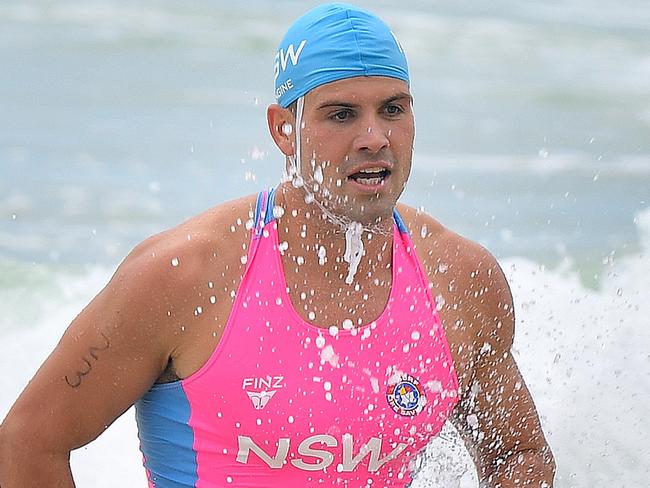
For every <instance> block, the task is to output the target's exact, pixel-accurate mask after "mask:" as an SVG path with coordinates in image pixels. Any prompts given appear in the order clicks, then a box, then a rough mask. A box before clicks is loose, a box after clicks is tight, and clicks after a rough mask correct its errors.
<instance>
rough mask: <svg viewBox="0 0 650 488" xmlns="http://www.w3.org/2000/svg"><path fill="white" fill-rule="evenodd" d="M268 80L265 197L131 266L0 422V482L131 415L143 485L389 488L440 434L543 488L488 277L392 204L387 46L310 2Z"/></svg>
mask: <svg viewBox="0 0 650 488" xmlns="http://www.w3.org/2000/svg"><path fill="white" fill-rule="evenodd" d="M275 78H276V97H277V99H278V104H274V105H271V106H270V107H269V109H268V112H267V114H268V125H269V130H270V132H271V136H272V137H273V140H274V141H275V143H276V144H277V146H278V148H279V149H280V150H281V151H282V153H283V154H284V155H285V156H286V158H287V178H286V179H285V181H284V182H283V183H282V184H281V185H280V186H279V187H278V188H277V189H274V190H272V191H270V192H263V193H261V194H260V195H257V196H250V197H245V198H242V199H240V200H236V201H234V202H230V203H226V204H223V205H220V206H218V207H215V208H213V209H211V210H208V211H207V212H205V213H203V214H201V215H198V216H197V217H194V218H193V219H191V220H189V221H187V222H185V223H183V224H181V225H179V226H178V227H176V228H174V229H171V230H169V231H167V232H164V233H162V234H160V235H157V236H154V237H152V238H150V239H148V240H146V241H145V242H143V243H142V244H140V245H139V246H137V247H136V248H135V249H134V250H133V251H132V252H131V254H130V255H129V256H128V257H127V258H126V259H125V260H124V262H123V263H122V264H121V265H120V267H119V268H118V269H117V271H116V273H115V275H114V276H113V278H112V279H111V281H110V282H109V283H108V285H107V286H106V288H104V289H103V290H102V291H101V292H100V293H99V295H98V296H97V297H96V298H95V299H94V300H93V301H92V302H91V303H90V304H89V305H88V306H87V307H86V308H85V309H84V310H83V311H82V312H81V313H80V314H79V316H78V317H77V318H76V319H75V320H74V322H73V323H72V324H71V325H70V327H69V329H68V330H67V331H66V333H65V335H64V336H63V338H62V339H61V342H60V343H59V344H58V346H57V347H56V349H55V350H54V352H53V353H52V354H51V356H50V357H49V358H48V359H47V360H46V362H45V364H44V365H43V366H42V368H41V369H40V370H39V371H38V373H37V374H36V376H35V378H34V379H33V380H32V382H31V383H30V384H29V385H28V386H27V388H26V389H25V391H24V392H23V394H22V395H21V396H20V398H19V399H18V400H17V402H16V404H15V405H14V407H13V408H12V410H11V411H10V412H9V414H8V416H7V418H6V420H5V421H4V423H3V424H2V430H1V449H2V450H1V451H0V452H1V458H0V459H1V462H0V484H1V485H2V487H3V488H14V487H26V486H30V487H31V486H62V487H65V486H73V480H72V475H71V472H70V467H69V454H70V451H71V450H73V449H76V448H78V447H80V446H83V445H84V444H86V443H88V442H90V441H91V440H93V439H94V438H95V437H97V436H98V435H99V434H100V433H101V432H102V431H103V430H104V429H105V428H106V427H107V426H108V425H109V424H111V423H112V422H113V421H114V420H115V419H116V418H117V417H118V416H119V415H121V414H122V413H123V412H124V411H125V410H127V409H128V408H129V407H130V406H131V405H133V404H135V405H136V411H137V420H138V428H139V436H140V440H141V449H142V451H143V455H144V463H145V467H146V470H147V475H148V479H149V484H150V486H157V487H181V486H182V487H186V486H229V485H232V486H242V487H246V486H257V487H259V486H269V487H271V486H312V485H317V484H323V485H325V486H334V485H337V486H338V485H343V486H370V485H372V486H391V487H392V486H406V485H407V484H408V483H409V481H410V476H409V474H410V471H411V469H412V468H411V467H412V461H413V459H414V457H415V456H416V455H417V453H418V452H419V451H420V450H421V449H422V448H423V447H424V446H425V445H426V444H427V442H428V441H429V440H430V439H431V438H432V437H433V436H435V435H437V434H438V433H439V432H440V430H441V428H442V426H443V424H444V423H445V421H447V420H448V419H449V420H451V421H452V422H453V423H454V424H455V426H456V427H457V428H458V429H459V431H460V432H461V434H462V435H463V437H464V439H465V440H466V443H467V445H468V447H469V448H470V451H471V452H472V454H473V455H474V458H475V461H476V465H477V471H478V473H479V478H480V479H481V482H482V484H483V485H484V486H494V487H496V486H500V487H503V488H506V487H511V486H531V487H533V486H534V487H542V486H546V487H548V486H551V485H552V483H553V473H554V463H553V458H552V455H551V452H550V450H549V447H548V445H547V443H546V441H545V439H544V435H543V433H542V431H541V428H540V424H539V420H538V417H537V413H536V411H535V407H534V405H533V402H532V399H531V398H530V395H529V393H528V390H527V389H526V386H525V384H524V382H523V380H522V378H521V376H520V374H519V371H518V369H517V366H516V364H515V362H514V360H513V358H512V355H511V353H510V348H511V345H512V339H513V331H514V317H513V309H512V299H511V295H510V291H509V289H508V285H507V283H506V280H505V278H504V276H503V273H502V272H501V270H500V269H499V267H498V265H497V263H496V262H495V260H494V258H492V257H491V256H490V255H489V253H488V252H487V251H485V250H484V249H482V248H481V247H479V246H478V245H476V244H474V243H472V242H469V241H467V240H466V239H463V238H461V237H459V236H458V235H456V234H454V233H452V232H451V231H449V230H447V229H445V228H443V227H442V226H441V225H440V224H439V223H438V222H436V221H435V220H434V219H432V218H431V217H429V216H427V215H425V214H423V213H421V212H417V211H415V210H414V209H412V208H409V207H406V206H404V205H401V204H397V199H398V197H399V196H400V195H401V193H402V191H403V189H404V186H405V184H406V181H407V179H408V176H409V172H410V167H411V156H412V147H413V139H414V133H415V126H414V117H413V111H412V98H411V95H410V91H409V77H408V68H407V64H406V58H405V56H404V53H403V51H402V47H401V46H400V45H399V43H398V42H397V39H396V37H395V36H394V34H393V33H392V32H391V31H390V30H389V29H388V27H387V26H386V25H385V24H384V23H383V22H382V21H381V20H379V19H378V18H377V17H375V16H374V15H372V14H370V13H368V12H366V11H363V10H360V9H357V8H355V7H352V6H349V5H344V4H328V5H323V6H321V7H318V8H316V9H314V10H312V11H310V12H308V13H307V14H305V15H304V16H303V17H301V18H300V19H298V21H296V23H295V24H294V25H293V26H292V27H291V28H290V29H289V31H288V32H287V34H286V36H285V38H284V39H283V41H282V43H281V44H280V48H279V50H278V55H277V57H276V63H275ZM434 297H435V299H434ZM44 398H47V405H48V408H43V399H44Z"/></svg>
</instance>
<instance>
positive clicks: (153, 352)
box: [0, 246, 171, 488]
mask: <svg viewBox="0 0 650 488" xmlns="http://www.w3.org/2000/svg"><path fill="white" fill-rule="evenodd" d="M146 248H147V246H141V247H140V248H136V250H135V251H134V252H133V253H132V255H131V256H130V257H129V258H127V259H126V260H125V262H124V263H123V264H122V265H121V266H120V268H118V270H117V272H116V274H115V276H114V277H113V278H112V279H111V281H110V282H109V284H108V285H107V286H106V288H104V289H103V290H102V291H101V292H100V293H99V294H98V295H97V296H96V297H95V298H94V299H93V300H92V301H91V303H90V304H89V305H88V306H87V307H86V308H85V309H84V310H83V311H82V312H81V313H80V314H79V316H78V317H77V318H76V319H75V320H74V321H73V322H72V324H71V325H70V327H69V328H68V329H67V331H66V332H65V334H64V335H63V337H62V339H61V341H60V342H59V344H58V345H57V346H56V348H55V349H54V351H53V352H52V353H51V355H50V356H49V357H48V358H47V360H46V361H45V363H44V364H43V365H42V366H41V368H40V369H39V370H38V372H37V373H36V375H35V376H34V378H33V379H32V380H31V381H30V382H29V384H28V385H27V387H26V388H25V390H24V391H23V393H22V394H21V395H20V397H19V398H18V400H17V401H16V403H15V404H14V406H13V407H12V409H11V410H10V411H9V413H8V415H7V417H6V418H5V420H4V421H3V423H2V425H1V426H0V486H2V488H18V487H34V486H43V487H44V486H47V487H73V486H74V482H73V478H72V474H71V471H70V465H69V458H70V451H72V450H74V449H77V448H79V447H81V446H83V445H85V444H87V443H89V442H90V441H92V440H94V439H95V438H96V437H97V436H99V435H100V434H101V433H102V432H103V431H104V430H105V429H106V428H108V426H109V425H110V424H111V423H112V422H113V421H114V420H115V419H116V418H117V417H119V416H120V415H121V414H122V413H124V412H125V411H126V410H127V409H128V408H129V407H130V406H131V405H132V404H133V403H134V402H135V401H136V400H137V399H138V398H139V397H140V396H142V394H143V393H144V392H146V391H147V390H148V388H149V387H150V386H151V385H152V383H154V381H155V380H156V378H157V377H158V376H159V375H160V373H161V372H162V371H163V370H164V369H165V367H166V365H167V362H168V358H169V357H170V354H171V353H170V350H169V344H170V340H169V337H168V336H166V335H165V332H164V330H163V329H164V324H163V326H161V324H162V323H163V322H164V319H165V317H166V313H165V311H164V310H163V308H164V303H162V302H163V300H162V299H161V300H157V299H156V298H155V297H156V296H157V294H158V296H161V297H162V296H164V294H165V290H164V289H161V283H164V281H165V279H164V277H163V276H161V275H160V273H156V272H155V271H153V272H152V271H148V269H150V268H151V263H150V262H149V263H148V258H147V252H146ZM149 254H150V253H149ZM147 264H149V267H147ZM148 297H152V299H151V300H148ZM7 373H8V372H5V374H7Z"/></svg>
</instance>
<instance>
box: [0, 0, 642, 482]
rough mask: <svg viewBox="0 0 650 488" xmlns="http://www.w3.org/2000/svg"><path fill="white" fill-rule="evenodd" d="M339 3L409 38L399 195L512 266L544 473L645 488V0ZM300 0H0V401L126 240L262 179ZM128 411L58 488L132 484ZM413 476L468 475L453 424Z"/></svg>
mask: <svg viewBox="0 0 650 488" xmlns="http://www.w3.org/2000/svg"><path fill="white" fill-rule="evenodd" d="M356 3H358V4H359V5H362V6H366V7H371V8H373V9H374V10H375V11H377V12H378V13H380V14H382V15H383V16H384V17H385V18H386V19H387V20H388V21H389V22H390V23H391V25H392V26H393V29H394V30H395V31H396V33H397V35H398V36H399V38H400V40H401V42H402V44H403V45H404V47H405V50H406V52H407V55H408V57H409V62H410V66H411V74H412V80H413V81H412V90H413V93H414V96H415V100H416V101H415V109H416V113H417V140H416V151H415V155H414V169H413V176H412V178H411V181H410V183H409V187H408V188H407V191H406V193H405V195H404V198H403V200H404V201H405V202H406V203H409V204H411V205H414V206H417V207H423V208H424V209H426V210H427V211H428V212H430V213H431V214H432V215H434V216H435V217H437V218H439V219H440V220H441V221H442V222H443V223H444V224H446V225H448V226H449V227H451V228H452V229H454V230H456V231H458V232H460V233H462V234H464V235H466V236H468V237H470V238H472V239H475V240H477V241H479V242H481V243H482V244H484V245H485V246H487V247H488V248H489V249H490V250H491V251H492V252H493V253H494V254H495V255H496V256H497V258H498V259H499V261H500V263H501V265H502V266H503V268H504V270H505V271H506V273H507V275H508V277H509V279H510V282H511V286H512V289H513V294H514V297H515V303H516V307H517V316H518V325H517V327H518V328H517V337H516V340H515V348H516V351H515V353H516V356H517V359H518V362H519V364H520V366H521V369H522V371H523V374H524V377H525V379H526V382H527V384H528V385H529V387H530V389H531V391H532V392H533V395H534V398H535V401H536V404H537V406H538V409H539V412H540V415H541V417H542V421H543V424H544V427H545V432H546V433H547V436H548V439H549V441H550V443H551V447H552V448H553V451H554V453H555V455H556V460H557V463H558V476H557V483H556V486H558V487H560V488H569V487H609V486H620V487H645V486H647V479H648V478H649V477H650V462H648V459H650V448H648V446H647V442H646V439H647V438H648V437H649V435H650V427H648V423H647V421H646V412H647V407H646V405H648V403H649V400H650V398H649V396H650V354H649V353H648V351H649V350H650V333H649V332H648V328H647V317H648V316H650V309H649V304H650V300H649V299H650V280H649V279H648V274H649V273H650V209H649V208H648V207H649V205H648V201H649V200H650V137H649V136H650V90H649V89H648V87H649V86H650V30H649V29H648V25H650V5H649V4H647V2H644V1H641V0H625V1H617V2H613V1H605V0H591V1H587V0H566V1H563V2H557V1H542V0H527V1H521V2H506V1H498V0H497V1H494V2H487V3H486V2H481V1H480V0H468V1H466V2H454V1H451V0H449V1H430V2H427V1H424V0H420V1H412V2H401V3H400V5H399V6H397V5H396V3H394V2H390V1H386V0H383V1H375V2H372V3H371V2H356ZM312 4H314V2H297V1H277V2H270V1H262V0H259V1H242V2H237V3H236V4H235V3H234V2H222V1H217V0H213V1H207V0H206V1H198V0H195V1H190V2H182V3H179V2H174V1H171V0H167V1H162V0H159V1H143V2H137V3H133V2H126V1H125V0H114V1H109V0H90V1H84V2H82V1H80V0H60V1H57V2H51V1H45V0H33V1H30V2H21V1H17V0H0V310H2V314H0V340H1V341H2V344H3V345H4V350H3V355H2V356H0V368H1V369H2V371H5V374H4V375H2V376H1V377H0V387H1V389H0V391H2V393H1V394H0V417H1V416H4V414H5V413H6V411H7V410H8V409H9V407H10V406H11V404H12V402H13V401H14V399H15V398H16V396H17V395H18V394H19V392H20V391H21V389H22V388H23V387H24V385H25V384H26V383H27V381H28V380H29V378H30V377H31V376H32V375H33V374H34V372H35V371H36V368H37V367H38V365H39V364H40V363H41V362H42V360H43V359H44V358H45V357H46V356H47V354H48V353H49V351H51V349H52V348H53V347H54V346H55V345H56V342H57V341H58V338H59V337H60V335H61V333H62V331H63V330H64V329H65V327H66V326H67V324H68V323H69V322H70V320H71V319H72V318H73V317H74V316H75V315H76V313H78V312H79V310H80V309H81V308H82V307H83V306H84V305H85V304H86V303H87V302H88V300H90V298H92V296H93V295H94V294H95V293H96V292H97V291H98V290H99V289H100V288H101V287H102V286H103V285H104V284H105V283H106V281H107V280H108V279H109V278H110V275H111V273H112V271H113V269H114V268H115V266H116V265H117V264H118V263H119V261H120V260H121V259H122V257H123V256H124V255H125V254H126V253H127V252H128V251H129V250H130V249H131V248H132V247H133V246H134V245H135V244H136V243H137V242H139V241H141V240H143V239H144V238H146V237H147V236H149V235H151V234H153V233H156V232H159V231H161V230H163V229H165V228H168V227H170V226H173V225H175V224H177V223H179V222H181V221H182V220H184V219H185V218H187V217H189V216H191V215H193V214H195V213H198V212H199V211H201V210H203V209H205V208H207V207H210V206H212V205H215V204H218V203H220V202H223V201H226V200H228V199H230V198H233V197H236V196H238V195H241V194H246V193H253V192H256V191H257V190H259V189H260V188H263V187H267V186H269V185H273V184H276V183H277V182H278V181H279V178H280V174H281V168H282V160H281V158H280V155H279V152H278V151H277V150H276V149H275V148H274V147H273V143H272V141H271V139H270V137H269V136H268V135H267V133H266V123H265V118H264V111H265V108H266V106H267V105H268V104H269V103H271V102H272V101H273V100H272V64H273V56H274V53H275V48H276V44H277V42H278V40H279V39H280V37H281V36H282V34H283V32H284V30H285V29H286V27H287V26H288V25H289V23H290V22H291V20H292V19H293V18H295V17H296V16H297V15H299V14H300V13H301V12H303V11H304V10H305V9H306V8H307V6H308V5H312ZM132 417H133V416H132V412H128V413H127V414H125V415H124V416H123V417H122V418H121V419H119V420H118V421H117V422H116V423H115V424H114V425H113V426H111V427H110V428H109V429H108V430H107V432H106V433H105V434H104V435H102V436H101V437H100V438H99V439H98V440H97V441H95V442H94V443H92V444H90V445H89V446H87V447H85V448H82V449H80V450H79V451H78V452H75V453H74V454H73V459H72V461H73V469H74V472H75V475H76V477H77V481H78V486H93V487H104V486H105V487H109V486H145V479H144V472H143V469H142V467H141V463H140V455H139V453H138V450H137V437H136V434H135V428H134V423H133V418H132ZM414 486H418V487H420V488H422V487H434V486H443V487H448V486H459V487H463V488H464V487H474V486H476V481H475V474H474V473H473V472H472V468H471V466H470V464H469V461H468V459H467V455H466V453H465V452H464V450H463V449H462V447H461V446H460V445H459V444H458V440H457V438H456V436H455V435H454V433H453V432H451V431H450V432H448V433H445V435H444V436H442V437H441V438H440V439H436V440H435V441H434V442H433V443H432V445H431V446H430V449H429V450H428V452H427V454H426V456H425V458H424V459H423V463H422V469H421V471H420V472H419V474H418V478H417V480H416V482H415V483H414Z"/></svg>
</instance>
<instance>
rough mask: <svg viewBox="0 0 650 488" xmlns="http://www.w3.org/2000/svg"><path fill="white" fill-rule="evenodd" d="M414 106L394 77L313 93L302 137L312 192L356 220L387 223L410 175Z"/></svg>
mask: <svg viewBox="0 0 650 488" xmlns="http://www.w3.org/2000/svg"><path fill="white" fill-rule="evenodd" d="M411 104H412V98H411V95H410V92H409V89H408V85H407V84H406V83H405V82H403V81H401V80H397V79H393V78H387V77H378V76H374V77H357V78H349V79H346V80H340V81H335V82H332V83H328V84H326V85H322V86H320V87H318V88H315V89H314V90H312V91H310V92H309V93H308V94H307V95H306V96H305V107H304V113H303V125H304V127H303V129H302V134H301V154H302V157H301V159H302V173H303V179H304V180H305V183H306V185H307V189H308V190H309V191H311V192H313V193H314V196H315V197H316V198H317V199H318V200H319V201H321V202H322V203H323V204H324V205H326V206H327V207H328V208H330V209H331V210H332V211H334V212H336V213H338V214H342V215H345V216H347V217H349V218H351V219H353V220H356V221H359V222H362V223H373V222H375V221H376V220H377V219H380V218H386V217H388V216H389V215H390V212H391V211H392V208H393V207H394V205H395V203H396V202H397V199H398V198H399V196H400V195H401V193H402V191H403V190H404V186H405V185H406V181H407V179H408V176H409V173H410V171H411V158H412V154H413V137H414V134H415V126H414V118H413V111H412V107H411ZM321 174H322V176H321ZM314 185H316V187H314Z"/></svg>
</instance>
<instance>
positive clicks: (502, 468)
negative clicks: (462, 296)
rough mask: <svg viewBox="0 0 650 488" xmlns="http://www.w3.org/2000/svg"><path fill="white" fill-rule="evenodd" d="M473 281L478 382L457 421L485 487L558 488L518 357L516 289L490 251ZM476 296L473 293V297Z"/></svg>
mask: <svg viewBox="0 0 650 488" xmlns="http://www.w3.org/2000/svg"><path fill="white" fill-rule="evenodd" d="M476 268H477V269H480V271H479V273H478V274H476V276H475V278H474V279H473V280H472V281H473V283H472V284H470V285H469V286H468V288H467V289H468V291H469V293H468V298H470V297H472V296H477V295H476V294H478V298H475V299H474V301H473V304H472V305H471V306H470V308H469V310H468V312H469V314H468V317H469V320H470V321H472V322H473V323H474V325H475V326H476V327H477V330H478V333H477V334H476V341H475V344H474V349H475V351H480V352H478V354H477V359H476V364H475V367H474V371H473V382H472V385H473V387H472V388H471V390H470V391H469V392H463V393H462V394H461V401H460V402H459V404H458V406H457V408H456V410H455V412H454V423H455V425H456V427H457V428H458V430H459V431H460V432H461V435H462V436H463V438H464V440H465V442H466V444H468V447H469V450H470V452H472V454H473V456H474V459H475V462H476V465H477V470H478V475H479V480H480V482H481V485H480V486H481V487H485V488H492V487H499V488H509V487H515V486H516V487H521V486H526V487H536V488H537V487H545V488H548V487H552V486H553V478H554V474H555V463H554V459H553V455H552V453H551V450H550V447H549V445H548V443H547V442H546V439H545V438H544V434H543V432H542V428H541V424H540V421H539V417H538V415H537V411H536V409H535V405H534V403H533V399H532V398H531V395H530V393H529V391H528V389H527V387H526V384H525V383H524V380H523V378H522V376H521V373H520V372H519V368H518V367H517V364H516V362H515V360H514V358H513V356H512V353H511V348H512V342H513V337H514V312H513V308H512V296H511V294H510V288H509V286H508V283H507V281H506V278H505V276H504V275H503V272H502V271H501V269H500V268H499V266H498V264H497V263H496V261H495V260H494V258H493V257H492V256H490V255H489V253H487V252H485V254H484V255H483V256H482V257H481V259H480V262H479V264H478V265H477V266H476ZM470 300H471V298H470Z"/></svg>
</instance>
